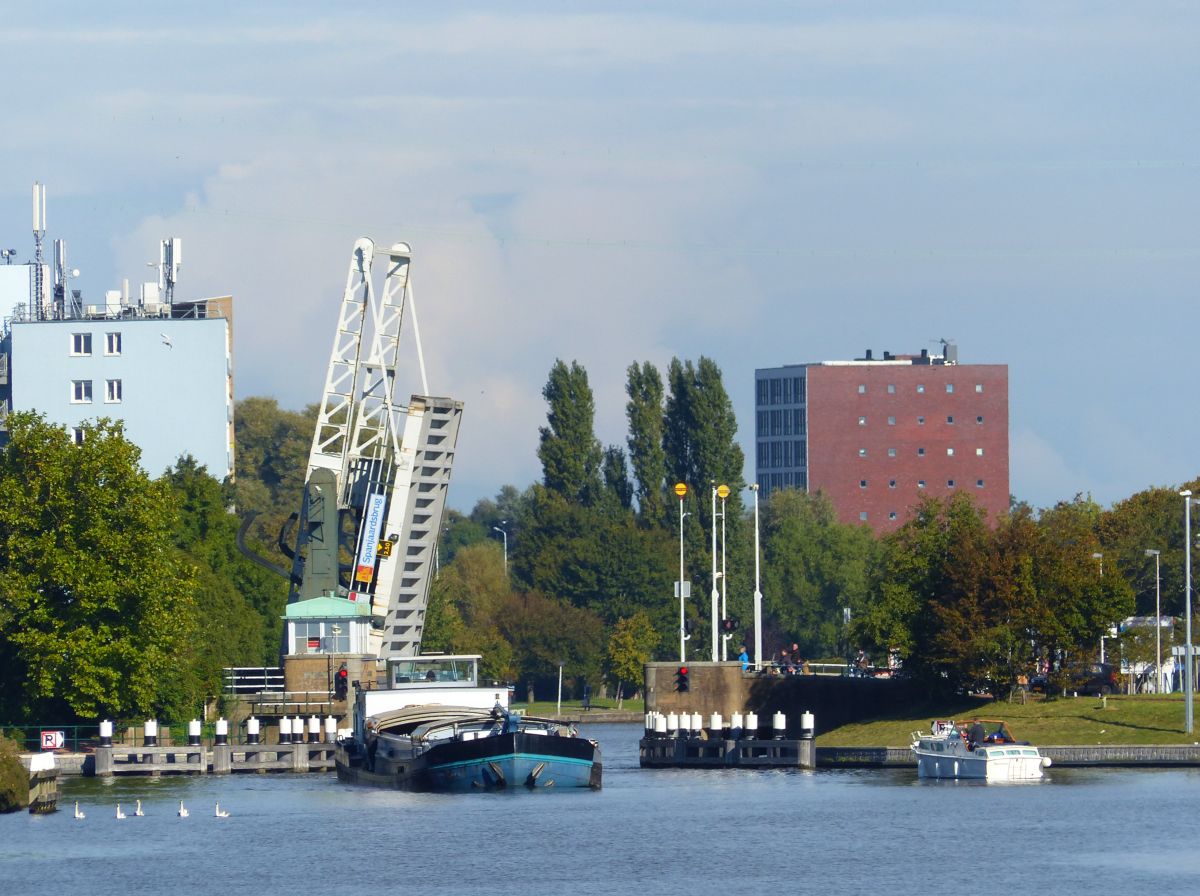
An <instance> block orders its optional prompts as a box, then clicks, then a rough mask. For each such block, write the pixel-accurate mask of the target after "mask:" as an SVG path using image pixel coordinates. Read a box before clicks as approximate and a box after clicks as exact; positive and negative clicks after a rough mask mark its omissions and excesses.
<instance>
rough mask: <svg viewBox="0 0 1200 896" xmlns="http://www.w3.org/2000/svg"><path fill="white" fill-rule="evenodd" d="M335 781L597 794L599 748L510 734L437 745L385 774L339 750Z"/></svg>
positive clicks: (417, 787)
mask: <svg viewBox="0 0 1200 896" xmlns="http://www.w3.org/2000/svg"><path fill="white" fill-rule="evenodd" d="M337 769H338V777H339V778H340V779H341V780H343V781H347V782H349V783H354V784H366V785H371V786H375V787H393V788H397V789H401V790H420V791H430V792H434V793H468V792H474V791H481V790H549V789H553V790H562V789H564V788H565V789H575V788H590V789H592V790H598V789H599V788H600V784H601V775H602V771H603V766H602V764H601V761H600V748H599V746H597V745H596V744H595V743H594V742H592V741H590V740H587V739H586V738H582V737H555V736H552V735H534V734H526V733H524V732H510V733H506V734H497V735H493V736H491V737H481V738H478V739H477V740H468V741H453V742H449V743H444V744H439V745H437V746H435V747H432V748H431V749H429V750H428V751H427V752H425V753H423V754H421V755H420V756H418V757H416V758H414V759H413V761H412V762H411V763H410V764H406V765H405V766H404V767H403V768H402V769H396V770H394V771H392V772H391V773H387V774H383V773H380V772H377V771H374V770H371V769H368V768H365V767H364V766H363V765H362V764H361V762H360V761H355V760H350V759H348V757H346V756H344V755H343V754H342V753H341V751H339V756H338V762H337Z"/></svg>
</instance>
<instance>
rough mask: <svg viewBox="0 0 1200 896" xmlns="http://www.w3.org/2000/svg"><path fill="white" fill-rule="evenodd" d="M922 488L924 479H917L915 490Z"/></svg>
mask: <svg viewBox="0 0 1200 896" xmlns="http://www.w3.org/2000/svg"><path fill="white" fill-rule="evenodd" d="M924 487H925V480H924V479H918V480H917V488H924Z"/></svg>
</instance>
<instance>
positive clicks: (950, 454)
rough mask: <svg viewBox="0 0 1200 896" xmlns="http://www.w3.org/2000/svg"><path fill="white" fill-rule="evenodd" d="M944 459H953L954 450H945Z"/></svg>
mask: <svg viewBox="0 0 1200 896" xmlns="http://www.w3.org/2000/svg"><path fill="white" fill-rule="evenodd" d="M946 457H954V449H953V448H947V449H946Z"/></svg>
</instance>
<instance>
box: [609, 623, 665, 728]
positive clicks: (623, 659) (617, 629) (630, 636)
mask: <svg viewBox="0 0 1200 896" xmlns="http://www.w3.org/2000/svg"><path fill="white" fill-rule="evenodd" d="M660 640H661V639H660V638H659V634H658V632H657V631H655V629H654V624H653V623H652V622H651V621H650V617H649V616H648V615H646V613H644V612H642V611H640V610H639V611H638V612H636V613H634V614H633V615H632V616H630V617H628V618H625V619H618V620H617V624H616V625H615V626H614V627H613V633H612V636H611V637H610V638H609V639H608V668H609V671H610V672H611V673H612V675H613V677H614V678H615V679H616V683H617V707H618V708H620V706H621V701H622V690H621V685H622V683H623V682H627V681H628V682H633V683H635V686H636V683H637V682H639V681H641V680H642V675H643V670H644V668H645V665H646V663H648V662H649V661H650V658H651V657H652V656H653V655H654V651H655V649H656V648H657V647H658V645H659V643H660Z"/></svg>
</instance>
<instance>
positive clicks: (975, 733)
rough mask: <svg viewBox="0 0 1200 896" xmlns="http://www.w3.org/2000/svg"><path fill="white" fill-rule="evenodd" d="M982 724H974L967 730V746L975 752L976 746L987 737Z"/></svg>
mask: <svg viewBox="0 0 1200 896" xmlns="http://www.w3.org/2000/svg"><path fill="white" fill-rule="evenodd" d="M986 736H987V735H986V732H985V731H984V728H983V723H982V722H972V723H971V724H970V726H969V727H968V728H967V744H968V746H969V747H970V748H971V749H972V750H973V749H975V745H976V744H981V743H983V741H984V738H985V737H986Z"/></svg>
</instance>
